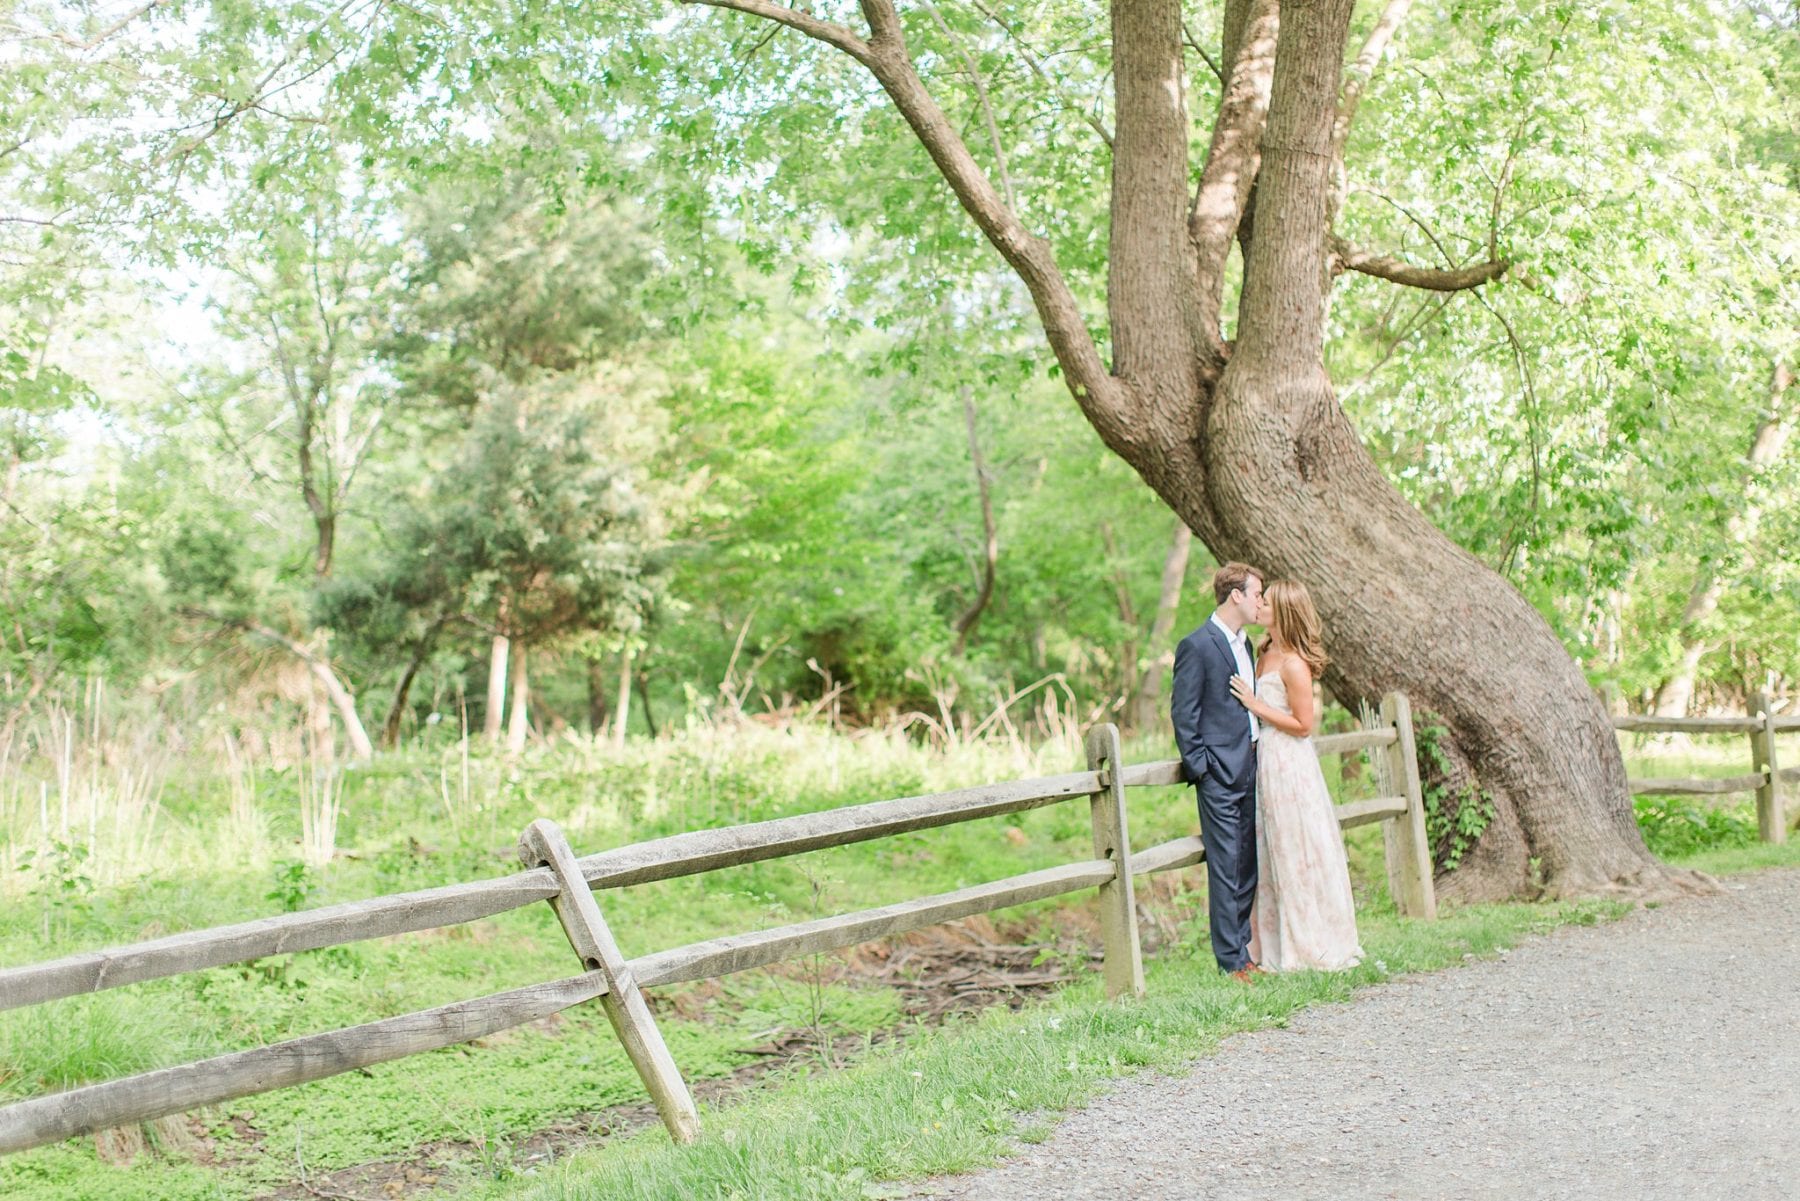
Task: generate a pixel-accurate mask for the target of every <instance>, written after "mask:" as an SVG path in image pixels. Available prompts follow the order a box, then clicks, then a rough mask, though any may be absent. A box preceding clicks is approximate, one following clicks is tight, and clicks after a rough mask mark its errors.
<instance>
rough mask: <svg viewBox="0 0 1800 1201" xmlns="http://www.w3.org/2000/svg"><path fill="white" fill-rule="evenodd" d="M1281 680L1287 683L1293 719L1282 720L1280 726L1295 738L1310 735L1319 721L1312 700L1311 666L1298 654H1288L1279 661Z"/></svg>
mask: <svg viewBox="0 0 1800 1201" xmlns="http://www.w3.org/2000/svg"><path fill="white" fill-rule="evenodd" d="M1281 682H1282V683H1283V684H1286V685H1287V698H1288V708H1290V709H1292V710H1293V711H1294V717H1293V721H1292V722H1291V723H1290V722H1282V723H1281V728H1282V729H1284V730H1286V731H1287V732H1288V733H1290V734H1292V735H1293V736H1294V737H1296V738H1310V737H1312V732H1313V727H1314V726H1315V725H1317V724H1318V721H1319V711H1318V707H1317V705H1315V704H1314V702H1313V677H1312V668H1310V667H1308V666H1307V665H1306V660H1304V659H1302V658H1301V657H1300V656H1299V655H1289V656H1288V657H1287V658H1285V659H1283V660H1282V661H1281Z"/></svg>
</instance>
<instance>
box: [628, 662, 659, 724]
mask: <svg viewBox="0 0 1800 1201" xmlns="http://www.w3.org/2000/svg"><path fill="white" fill-rule="evenodd" d="M631 678H632V679H633V680H635V681H637V697H638V708H639V709H642V710H643V711H644V729H645V730H647V731H648V732H649V734H650V737H652V738H655V737H656V715H655V714H653V713H651V712H650V673H649V672H646V671H637V672H633V673H632V677H631Z"/></svg>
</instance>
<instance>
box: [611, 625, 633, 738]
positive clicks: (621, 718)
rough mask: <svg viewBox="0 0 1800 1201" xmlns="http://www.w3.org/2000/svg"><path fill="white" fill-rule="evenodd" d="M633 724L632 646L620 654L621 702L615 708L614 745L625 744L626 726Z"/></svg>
mask: <svg viewBox="0 0 1800 1201" xmlns="http://www.w3.org/2000/svg"><path fill="white" fill-rule="evenodd" d="M630 724H631V648H630V647H626V648H625V650H624V651H623V652H622V653H621V654H620V655H619V704H618V707H617V708H615V709H614V710H613V745H614V746H620V747H622V746H624V745H625V727H626V726H628V725H630Z"/></svg>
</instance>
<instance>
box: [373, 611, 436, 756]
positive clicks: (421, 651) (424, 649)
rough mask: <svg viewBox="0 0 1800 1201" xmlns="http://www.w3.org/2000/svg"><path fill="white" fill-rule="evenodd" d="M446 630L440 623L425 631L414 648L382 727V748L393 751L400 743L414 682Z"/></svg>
mask: <svg viewBox="0 0 1800 1201" xmlns="http://www.w3.org/2000/svg"><path fill="white" fill-rule="evenodd" d="M443 628H444V622H442V621H438V622H436V623H434V624H433V625H432V627H431V628H430V629H429V630H427V631H425V636H424V637H423V638H421V639H419V644H418V645H417V646H415V647H414V648H413V655H412V659H411V660H410V661H408V663H407V664H406V670H405V671H404V672H403V673H401V676H400V683H399V685H398V686H396V687H395V689H394V700H393V703H392V704H390V705H389V706H388V712H387V720H386V721H385V722H383V723H382V727H381V747H382V749H383V750H388V751H391V750H393V749H394V747H396V746H398V745H399V743H400V723H401V721H402V720H403V719H404V718H405V716H406V701H407V698H408V697H410V696H411V695H412V686H413V681H414V680H415V679H417V678H418V675H419V668H420V667H422V666H424V663H425V660H426V658H427V657H429V656H430V654H431V648H432V647H433V646H435V645H437V637H438V632H439V631H441V630H442V629H443Z"/></svg>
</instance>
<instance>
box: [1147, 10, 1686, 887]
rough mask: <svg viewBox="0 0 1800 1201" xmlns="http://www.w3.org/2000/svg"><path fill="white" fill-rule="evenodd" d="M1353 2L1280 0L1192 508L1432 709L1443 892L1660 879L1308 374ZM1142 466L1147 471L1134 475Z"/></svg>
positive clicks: (1314, 358)
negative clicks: (1450, 843) (1466, 843)
mask: <svg viewBox="0 0 1800 1201" xmlns="http://www.w3.org/2000/svg"><path fill="white" fill-rule="evenodd" d="M1350 8H1351V0H1324V2H1322V3H1313V4H1297V3H1285V4H1283V5H1282V13H1281V38H1280V48H1279V50H1278V53H1277V56H1276V62H1275V74H1274V80H1273V88H1272V99H1271V102H1270V108H1269V113H1268V118H1267V128H1266V130H1265V133H1264V136H1263V140H1262V164H1261V169H1260V172H1259V174H1258V177H1257V185H1256V187H1257V197H1256V202H1255V203H1256V215H1257V220H1256V225H1255V228H1256V231H1257V234H1256V236H1255V237H1254V238H1253V239H1252V242H1251V247H1250V254H1249V258H1248V260H1247V263H1246V268H1245V273H1246V283H1245V287H1244V293H1243V301H1242V307H1241V310H1240V325H1239V328H1240V336H1239V339H1238V343H1237V346H1236V348H1235V351H1234V353H1233V354H1232V357H1231V361H1230V363H1229V364H1228V365H1227V366H1226V368H1225V371H1224V373H1223V374H1222V376H1221V377H1220V380H1219V383H1218V387H1217V390H1216V396H1215V398H1214V403H1213V405H1212V406H1211V411H1210V413H1209V414H1208V419H1207V423H1206V428H1205V445H1206V466H1207V470H1206V472H1205V480H1206V487H1205V491H1204V495H1203V496H1194V495H1192V494H1191V485H1190V486H1185V487H1184V486H1181V485H1189V484H1190V482H1189V481H1187V480H1181V481H1161V483H1162V488H1161V490H1162V491H1163V492H1164V494H1165V495H1169V496H1170V499H1171V500H1172V501H1179V502H1183V504H1184V505H1185V507H1188V508H1197V509H1199V510H1200V512H1199V513H1198V514H1196V515H1197V516H1199V517H1201V519H1202V520H1201V521H1200V522H1199V523H1198V524H1201V525H1202V528H1205V527H1211V528H1212V530H1213V531H1214V533H1213V537H1212V538H1210V539H1209V540H1208V542H1209V545H1211V546H1212V548H1213V550H1214V552H1215V553H1217V554H1219V555H1220V556H1221V557H1227V556H1229V557H1231V558H1238V559H1244V560H1247V561H1250V562H1253V563H1256V564H1258V565H1260V566H1262V567H1264V568H1265V569H1267V570H1268V571H1270V572H1271V573H1272V574H1273V575H1275V576H1289V577H1293V578H1296V579H1299V580H1302V581H1304V582H1306V583H1307V584H1308V585H1310V586H1311V589H1312V591H1313V592H1314V595H1315V598H1316V599H1317V601H1318V607H1319V611H1320V616H1321V618H1322V619H1323V621H1324V623H1325V628H1326V630H1327V631H1328V640H1329V644H1330V646H1331V649H1332V653H1333V663H1332V666H1331V668H1330V669H1329V670H1328V671H1327V673H1326V684H1327V685H1328V686H1329V687H1330V689H1331V691H1332V693H1333V694H1334V695H1336V696H1338V697H1339V698H1341V699H1343V700H1345V701H1346V702H1350V703H1354V702H1356V701H1368V702H1373V701H1375V700H1376V699H1377V698H1378V697H1379V696H1380V695H1381V694H1382V693H1383V692H1385V691H1387V690H1389V689H1400V690H1403V691H1405V692H1406V693H1408V694H1409V695H1410V696H1411V698H1412V700H1413V704H1414V707H1415V709H1418V710H1423V711H1428V712H1432V713H1436V714H1437V715H1438V716H1439V717H1441V718H1442V720H1443V721H1444V723H1445V725H1446V726H1447V727H1448V729H1449V733H1450V740H1451V742H1452V743H1453V748H1452V750H1453V753H1454V754H1455V755H1456V756H1457V757H1458V758H1460V759H1462V760H1464V761H1465V762H1467V763H1468V764H1470V765H1471V766H1472V767H1473V769H1474V774H1475V776H1476V777H1477V779H1478V781H1479V784H1480V786H1481V787H1482V788H1483V789H1485V790H1486V791H1487V792H1488V793H1489V794H1491V796H1492V799H1493V803H1494V806H1495V811H1496V815H1495V818H1494V820H1493V821H1492V822H1491V824H1490V825H1489V826H1488V828H1487V830H1486V832H1485V833H1484V834H1483V836H1482V837H1481V838H1480V840H1479V842H1478V843H1477V846H1476V849H1475V851H1474V853H1473V854H1471V855H1470V856H1469V857H1468V859H1467V860H1466V861H1465V864H1464V866H1463V867H1462V868H1461V870H1459V871H1458V872H1456V873H1455V874H1454V879H1453V880H1450V881H1448V882H1447V885H1448V887H1447V891H1448V892H1449V894H1450V895H1453V896H1461V897H1466V898H1483V899H1485V898H1497V897H1506V896H1516V895H1519V894H1521V893H1526V892H1529V891H1531V890H1532V888H1533V885H1534V868H1533V860H1536V861H1537V871H1538V872H1541V880H1542V884H1543V887H1544V889H1545V890H1546V891H1548V892H1549V893H1551V894H1553V895H1577V894H1591V893H1600V892H1609V891H1614V890H1621V889H1624V890H1638V889H1645V888H1647V889H1650V890H1652V891H1663V890H1665V889H1667V888H1668V887H1670V886H1671V885H1673V884H1680V883H1689V882H1691V881H1689V880H1688V879H1687V878H1686V877H1685V876H1678V875H1675V874H1672V873H1670V872H1668V871H1667V869H1665V868H1664V867H1663V866H1662V865H1661V864H1659V863H1658V862H1657V861H1656V860H1655V859H1654V858H1653V857H1652V856H1651V855H1650V854H1649V852H1648V851H1647V850H1646V849H1645V847H1644V843H1643V839H1642V837H1641V836H1640V834H1639V833H1638V829H1637V824H1636V821H1635V820H1634V816H1633V810H1632V806H1631V803H1630V792H1629V790H1628V786H1627V784H1626V778H1625V769H1624V764H1623V761H1622V759H1621V757H1620V754H1619V750H1618V743H1617V740H1616V738H1615V736H1614V734H1613V729H1612V724H1611V722H1610V720H1609V719H1608V718H1607V715H1606V712H1605V710H1604V709H1603V707H1602V706H1601V704H1600V702H1599V700H1598V698H1597V697H1596V696H1595V694H1594V692H1593V690H1592V689H1591V688H1589V687H1588V684H1587V681H1586V679H1585V678H1584V677H1583V676H1582V674H1581V672H1580V670H1579V669H1578V668H1577V667H1576V666H1575V664H1574V662H1573V661H1572V660H1571V659H1570V657H1569V655H1568V653H1567V651H1566V650H1565V649H1564V648H1563V646H1562V644H1561V643H1560V642H1559V641H1558V640H1557V638H1556V636H1555V634H1554V632H1552V630H1551V629H1550V627H1549V624H1548V623H1547V622H1545V621H1544V619H1543V618H1542V617H1541V616H1540V615H1539V614H1538V613H1537V611H1536V610H1535V609H1533V608H1532V607H1531V606H1530V605H1529V604H1528V603H1527V602H1526V601H1525V599H1524V598H1523V597H1522V596H1520V594H1519V593H1518V592H1517V591H1516V590H1515V589H1513V588H1512V587H1511V586H1509V585H1508V584H1507V583H1506V582H1505V581H1504V580H1502V579H1500V578H1499V577H1498V576H1497V575H1495V574H1494V573H1493V572H1492V571H1490V570H1488V569H1487V568H1486V567H1485V566H1484V565H1483V564H1482V563H1480V562H1479V561H1478V560H1477V559H1475V557H1474V556H1472V555H1470V554H1468V553H1467V552H1466V551H1464V550H1462V549H1461V548H1460V547H1458V546H1456V545H1455V544H1454V543H1452V542H1451V541H1450V540H1449V539H1448V538H1446V537H1444V536H1443V535H1442V534H1441V533H1439V532H1438V531H1437V530H1436V529H1435V528H1433V527H1432V526H1431V524H1430V523H1429V522H1427V521H1426V520H1425V519H1424V518H1423V516H1421V515H1420V514H1419V512H1418V511H1417V510H1415V509H1414V508H1412V507H1411V506H1410V505H1408V504H1407V503H1406V502H1405V501H1404V500H1403V499H1402V498H1401V497H1400V496H1399V494H1398V493H1397V492H1396V491H1395V490H1394V488H1393V487H1392V486H1391V485H1390V484H1389V483H1388V481H1387V480H1386V478H1385V477H1383V476H1382V474H1381V472H1380V470H1379V469H1378V468H1377V467H1376V465H1375V463H1374V462H1373V461H1372V460H1371V459H1370V457H1369V455H1368V453H1367V451H1365V450H1364V448H1363V446H1362V444H1361V442H1360V441H1359V440H1358V439H1357V437H1356V433H1355V431H1354V430H1353V429H1352V428H1351V426H1350V423H1349V421H1348V419H1347V418H1346V417H1345V415H1344V413H1343V410H1342V409H1341V408H1340V407H1339V405H1338V403H1337V399H1336V396H1335V394H1334V392H1333V390H1332V386H1331V381H1330V379H1329V378H1328V377H1327V375H1326V373H1325V370H1324V367H1323V331H1324V287H1323V286H1322V281H1323V280H1325V279H1326V273H1327V264H1328V259H1327V253H1328V246H1327V233H1328V226H1327V222H1326V212H1327V205H1328V204H1329V201H1330V196H1331V192H1332V186H1333V180H1332V178H1331V175H1332V171H1331V161H1332V160H1331V154H1330V151H1331V144H1332V143H1331V133H1332V125H1333V121H1334V117H1335V101H1336V97H1337V92H1338V81H1339V75H1340V67H1339V64H1341V63H1342V61H1343V51H1344V35H1345V30H1346V27H1347V23H1348V19H1349V13H1350ZM1158 482H1159V481H1157V480H1155V479H1153V480H1152V483H1153V484H1155V483H1158Z"/></svg>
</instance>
